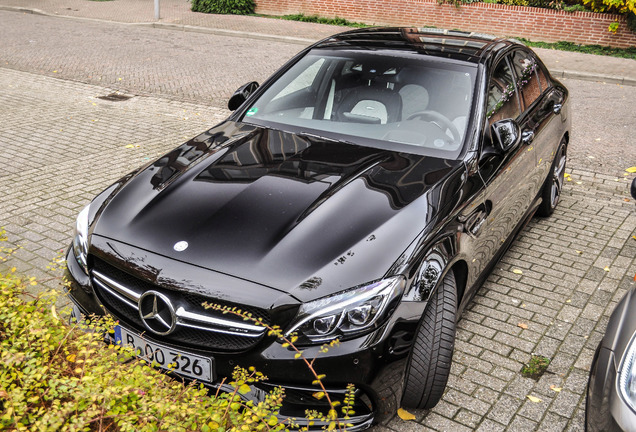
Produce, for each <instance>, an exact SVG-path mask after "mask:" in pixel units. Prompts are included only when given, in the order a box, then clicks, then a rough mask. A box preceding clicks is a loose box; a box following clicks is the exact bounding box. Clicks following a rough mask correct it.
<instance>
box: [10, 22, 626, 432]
mask: <svg viewBox="0 0 636 432" xmlns="http://www.w3.org/2000/svg"><path fill="white" fill-rule="evenodd" d="M0 42H1V43H0V88H2V89H3V90H2V91H1V92H0V118H2V121H1V122H0V149H1V151H2V156H3V163H2V164H0V226H4V227H6V229H7V232H8V235H9V238H10V241H11V243H13V244H20V245H21V246H22V249H21V250H20V251H18V253H17V254H16V256H15V257H14V258H13V259H12V261H11V265H16V266H17V267H18V268H19V270H20V271H21V272H24V273H28V274H34V275H36V276H38V277H39V278H40V280H45V279H46V278H48V277H51V276H55V275H54V274H50V272H47V271H45V270H44V268H45V266H46V263H47V262H48V261H49V260H50V259H51V258H53V257H54V256H55V254H56V252H58V251H60V250H62V249H63V248H65V247H66V246H67V245H68V243H69V241H70V239H71V232H72V225H73V221H74V219H75V215H76V214H77V213H78V212H79V210H80V209H81V208H82V206H83V205H85V204H86V203H87V202H88V201H89V200H90V199H91V198H92V197H93V196H94V195H95V194H96V193H97V192H99V191H100V190H101V189H103V188H104V187H106V186H108V184H110V183H111V182H112V181H114V180H116V179H117V178H118V177H119V176H121V175H123V174H125V173H126V172H128V171H130V170H132V169H134V168H135V167H137V166H139V165H141V164H144V163H146V162H148V161H149V160H152V159H153V158H155V157H157V156H158V155H159V154H162V153H164V152H166V151H168V150H170V149H171V148H173V147H174V146H176V145H177V144H179V143H180V142H182V141H183V140H185V139H186V138H188V137H190V136H192V135H194V134H196V133H197V132H200V131H202V130H204V129H206V128H208V127H210V126H212V125H213V124H215V123H216V122H218V121H220V120H221V119H222V118H223V117H224V116H225V115H226V114H227V111H226V110H225V109H224V108H223V106H224V104H225V100H226V99H227V97H228V96H229V95H230V94H231V92H232V91H233V90H234V89H235V88H236V87H238V86H239V85H240V84H242V83H244V82H247V81H251V80H257V81H262V80H263V79H264V78H265V77H266V76H267V75H269V74H270V73H271V72H273V71H274V70H275V69H276V68H277V67H278V66H279V65H281V64H282V63H283V62H284V61H285V60H286V59H288V58H289V57H290V56H291V55H293V54H294V53H295V52H297V51H298V50H299V46H298V45H291V44H286V43H281V42H272V41H258V40H254V39H241V38H232V37H221V36H213V35H208V34H198V33H183V32H176V31H168V30H158V29H153V28H145V27H135V26H128V25H122V24H116V23H101V22H94V21H74V20H68V19H62V18H55V17H42V16H35V15H22V14H17V13H14V12H4V11H0ZM565 84H566V85H567V86H568V87H569V88H570V91H571V98H572V99H571V101H572V116H573V136H572V141H571V144H570V149H569V161H568V167H569V168H568V173H569V174H570V175H571V177H570V178H571V181H569V182H566V186H565V189H564V194H563V198H562V202H561V203H560V205H559V207H558V209H557V211H556V212H555V214H554V215H553V216H552V217H551V218H549V219H541V220H534V221H532V222H531V223H530V224H529V226H528V227H527V228H526V229H525V230H524V231H523V232H522V234H521V235H520V236H519V238H518V239H517V241H516V243H515V244H514V245H513V247H512V248H511V249H510V251H509V252H508V253H507V254H506V255H505V256H504V258H503V259H502V261H501V263H500V264H498V265H497V267H496V269H495V270H494V271H493V273H492V275H491V276H490V277H489V278H488V280H487V282H486V283H485V284H484V286H483V287H482V288H481V290H480V292H479V294H478V295H477V296H476V298H475V300H474V302H473V304H472V305H471V306H470V307H469V308H468V310H467V312H466V314H465V315H464V317H463V319H462V321H461V322H460V324H459V329H458V335H457V337H458V340H457V345H456V352H455V357H454V362H453V368H452V376H451V379H450V381H449V389H448V391H447V393H446V395H445V397H444V399H443V401H442V402H441V403H440V405H438V407H436V408H435V409H434V410H433V411H431V412H425V411H415V412H414V414H415V415H416V422H404V421H402V420H400V419H399V418H397V417H396V418H394V419H393V420H392V421H391V422H390V423H389V424H388V425H387V426H386V428H384V427H378V428H377V430H378V431H386V430H387V429H389V430H394V431H398V432H402V431H410V430H417V431H426V430H438V431H442V430H449V431H462V430H466V431H468V430H484V431H498V430H509V431H515V432H516V431H524V430H528V431H531V430H541V431H546V430H557V431H564V430H565V431H579V430H582V428H583V412H584V389H585V383H586V378H587V374H588V371H589V364H590V362H591V357H592V354H593V352H594V348H595V347H596V344H597V343H598V341H599V340H600V338H601V335H602V332H603V331H604V327H605V324H606V322H607V318H608V316H609V314H610V313H611V311H612V309H613V307H614V305H615V304H616V302H617V301H618V300H619V299H620V297H621V296H622V294H623V293H625V292H626V290H627V289H629V288H630V286H632V284H633V282H632V277H633V275H634V271H635V269H636V242H635V241H634V240H633V239H631V236H632V235H634V234H636V232H634V231H635V230H634V228H635V227H636V212H635V211H634V204H633V201H630V200H629V199H627V197H628V195H627V186H628V184H629V183H628V179H629V178H631V177H633V176H627V175H624V174H626V173H625V172H624V169H625V168H627V167H629V166H634V165H636V151H634V148H635V145H636V144H635V143H634V141H633V137H634V136H636V118H635V114H634V113H636V87H621V86H617V85H608V84H607V85H606V84H602V83H594V82H583V81H574V80H566V81H565ZM115 90H118V91H121V92H124V93H126V94H129V95H131V96H133V97H132V98H131V99H129V100H126V101H121V102H110V101H105V100H102V99H99V98H98V97H99V96H105V95H107V94H109V93H111V92H112V91H115ZM135 95H137V96H135ZM625 199H627V201H625ZM577 251H580V252H582V253H578V252H577ZM5 267H6V265H5V266H4V267H3V266H2V265H0V270H4V269H5ZM606 267H607V268H608V269H609V271H607V270H605V268H606ZM514 269H521V270H523V272H522V273H523V274H518V272H517V273H515V272H513V271H512V270H514ZM55 284H56V281H55V280H51V281H49V282H45V283H44V285H45V286H50V287H53V286H55ZM519 323H523V324H524V325H527V328H522V327H520V326H519V325H518V324H519ZM532 353H538V354H542V355H545V356H548V357H549V358H551V359H552V363H551V364H550V367H549V368H548V373H546V375H544V376H543V377H542V378H541V379H540V380H539V381H536V382H535V381H533V380H531V379H529V378H523V377H521V376H520V374H519V370H520V369H521V366H522V365H523V363H525V362H527V361H528V360H529V358H530V355H531V354H532ZM550 386H556V387H558V388H561V389H562V391H560V392H555V391H553V390H552V389H551V387H550ZM528 395H533V396H535V397H538V398H539V399H541V402H532V401H531V400H529V399H528V398H527V396H528Z"/></svg>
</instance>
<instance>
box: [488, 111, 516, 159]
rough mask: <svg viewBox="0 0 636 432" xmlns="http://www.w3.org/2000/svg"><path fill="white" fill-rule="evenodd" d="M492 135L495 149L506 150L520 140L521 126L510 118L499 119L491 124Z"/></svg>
mask: <svg viewBox="0 0 636 432" xmlns="http://www.w3.org/2000/svg"><path fill="white" fill-rule="evenodd" d="M492 136H493V142H494V144H495V145H496V146H497V149H498V150H500V151H502V152H506V151H508V150H510V149H511V148H513V147H516V146H517V144H519V142H520V141H521V128H520V127H519V125H518V124H517V122H516V121H514V120H512V119H505V120H499V121H498V122H495V123H493V125H492Z"/></svg>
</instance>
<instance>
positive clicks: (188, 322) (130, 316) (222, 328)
mask: <svg viewBox="0 0 636 432" xmlns="http://www.w3.org/2000/svg"><path fill="white" fill-rule="evenodd" d="M92 262H93V264H94V265H93V269H92V271H91V280H92V282H93V288H94V290H95V292H96V294H97V296H98V297H99V299H100V300H101V302H102V303H103V305H104V307H105V308H106V309H107V310H108V311H109V312H110V313H111V314H112V315H113V316H115V317H116V318H117V319H119V320H120V321H121V322H122V324H126V325H128V326H130V327H132V328H133V329H134V330H136V331H138V332H139V333H143V332H145V333H146V334H148V335H151V336H153V337H154V338H155V339H158V340H162V341H166V342H170V343H174V344H176V345H179V346H187V347H191V348H196V349H211V350H215V351H224V352H228V351H230V352H237V351H246V350H248V349H250V348H252V347H253V346H255V345H256V344H257V343H258V342H259V341H260V340H261V339H262V338H263V336H264V334H265V328H264V327H262V326H256V325H252V324H250V323H246V322H245V321H243V320H242V319H241V318H239V317H235V316H232V315H230V314H225V315H224V314H222V313H221V312H218V311H213V310H211V309H207V310H206V309H205V308H204V307H203V306H202V303H204V302H208V303H215V304H220V305H221V306H227V307H237V308H240V309H241V310H243V311H245V312H248V313H251V314H252V316H253V317H255V318H261V319H262V320H263V322H264V323H267V324H269V322H270V316H269V313H268V312H267V311H266V310H263V309H260V308H255V307H245V306H243V305H237V304H233V303H229V302H222V301H219V300H218V299H214V298H208V297H205V296H203V295H200V294H195V293H188V292H181V291H174V290H171V289H168V288H166V287H162V286H158V285H155V284H152V283H150V282H148V281H145V280H142V279H140V278H138V277H136V276H133V275H131V274H129V273H126V272H124V271H122V270H120V269H118V268H116V267H114V266H112V265H110V264H108V263H106V262H105V261H103V260H100V259H98V258H95V257H92ZM151 290H152V291H155V292H158V293H161V294H163V295H164V296H165V297H167V298H168V299H169V301H170V303H171V304H172V305H173V309H174V310H175V311H176V314H175V317H176V326H175V328H174V330H173V331H172V332H171V333H169V334H167V335H161V336H158V335H156V334H154V333H153V332H152V331H150V330H148V329H147V328H146V326H145V325H144V322H143V320H142V318H141V316H140V313H139V303H138V302H139V298H140V297H141V296H142V295H143V294H144V293H146V292H148V291H151Z"/></svg>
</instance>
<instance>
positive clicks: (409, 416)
mask: <svg viewBox="0 0 636 432" xmlns="http://www.w3.org/2000/svg"><path fill="white" fill-rule="evenodd" d="M397 415H398V416H399V417H400V418H401V419H402V420H405V421H408V420H415V416H414V415H413V414H411V413H410V412H408V411H407V410H405V409H404V408H399V409H398V410H397Z"/></svg>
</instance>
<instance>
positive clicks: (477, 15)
mask: <svg viewBox="0 0 636 432" xmlns="http://www.w3.org/2000/svg"><path fill="white" fill-rule="evenodd" d="M256 12H257V13H262V14H270V15H287V14H297V13H303V14H305V15H319V16H322V17H328V18H334V17H336V16H338V17H340V18H345V19H347V20H349V21H358V22H364V23H367V24H375V25H397V26H420V27H423V26H434V27H439V28H449V29H460V30H466V31H477V32H486V33H490V34H495V35H499V36H517V37H525V38H527V39H530V40H533V41H545V42H557V41H569V42H574V43H578V44H586V45H591V44H598V45H605V46H613V47H621V48H626V47H630V46H636V33H634V32H632V31H630V30H629V29H628V28H627V25H626V23H625V17H624V16H621V15H612V14H597V13H592V12H563V11H556V10H551V9H540V8H533V7H526V6H506V5H501V4H492V3H471V4H467V5H462V6H461V7H460V8H456V7H455V6H452V5H449V4H438V3H437V0H256ZM615 20H618V22H619V29H618V32H617V33H616V34H612V33H610V32H609V31H608V30H607V28H608V27H609V25H610V23H612V22H614V21H615Z"/></svg>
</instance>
